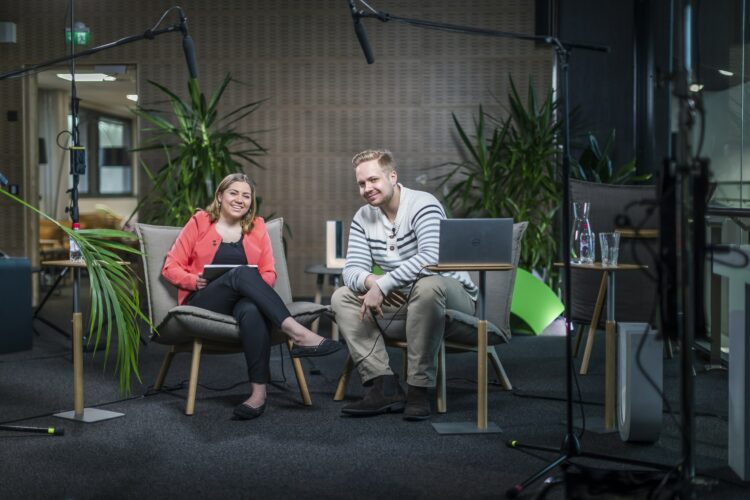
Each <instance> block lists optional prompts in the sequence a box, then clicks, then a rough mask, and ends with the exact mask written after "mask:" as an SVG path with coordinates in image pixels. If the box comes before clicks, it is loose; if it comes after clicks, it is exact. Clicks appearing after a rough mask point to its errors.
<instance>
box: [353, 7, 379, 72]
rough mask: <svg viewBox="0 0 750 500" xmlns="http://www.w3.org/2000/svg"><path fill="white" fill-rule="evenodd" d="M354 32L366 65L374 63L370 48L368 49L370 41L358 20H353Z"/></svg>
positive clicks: (363, 26)
mask: <svg viewBox="0 0 750 500" xmlns="http://www.w3.org/2000/svg"><path fill="white" fill-rule="evenodd" d="M354 32H355V33H356V34H357V40H359V45H360V46H361V47H362V52H364V54H365V59H367V64H372V63H374V62H375V58H374V57H373V55H372V47H370V41H369V40H368V39H367V31H365V25H364V24H362V23H361V22H360V20H359V19H358V18H355V19H354Z"/></svg>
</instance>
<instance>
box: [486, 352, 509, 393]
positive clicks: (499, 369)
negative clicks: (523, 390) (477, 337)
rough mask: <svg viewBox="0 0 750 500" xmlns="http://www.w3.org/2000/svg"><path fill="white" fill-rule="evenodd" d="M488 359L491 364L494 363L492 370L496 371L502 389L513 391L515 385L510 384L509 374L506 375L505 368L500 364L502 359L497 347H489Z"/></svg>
mask: <svg viewBox="0 0 750 500" xmlns="http://www.w3.org/2000/svg"><path fill="white" fill-rule="evenodd" d="M487 357H488V358H489V360H490V363H492V368H494V369H495V373H496V374H497V378H499V379H500V385H501V386H502V388H503V389H504V390H506V391H512V390H513V385H512V384H511V383H510V379H509V378H508V374H507V373H505V368H503V364H502V363H501V362H500V357H499V356H498V355H497V351H496V350H495V346H492V345H491V346H487Z"/></svg>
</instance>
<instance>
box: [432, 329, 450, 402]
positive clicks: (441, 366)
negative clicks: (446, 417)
mask: <svg viewBox="0 0 750 500" xmlns="http://www.w3.org/2000/svg"><path fill="white" fill-rule="evenodd" d="M435 398H436V399H437V401H436V404H435V406H436V407H437V412H438V413H445V412H447V411H448V408H447V400H446V397H445V343H444V342H440V350H439V351H438V362H437V380H436V383H435Z"/></svg>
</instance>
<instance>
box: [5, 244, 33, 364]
mask: <svg viewBox="0 0 750 500" xmlns="http://www.w3.org/2000/svg"><path fill="white" fill-rule="evenodd" d="M0 304H2V306H0V354H4V353H8V352H16V351H25V350H28V349H31V340H32V338H33V336H32V334H31V320H32V316H33V312H32V309H31V262H30V261H29V259H22V258H12V257H6V258H0Z"/></svg>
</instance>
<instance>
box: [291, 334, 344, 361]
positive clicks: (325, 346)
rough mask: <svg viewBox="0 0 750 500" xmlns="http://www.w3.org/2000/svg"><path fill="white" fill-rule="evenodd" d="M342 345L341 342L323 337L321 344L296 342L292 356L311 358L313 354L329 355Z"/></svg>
mask: <svg viewBox="0 0 750 500" xmlns="http://www.w3.org/2000/svg"><path fill="white" fill-rule="evenodd" d="M341 347H342V345H341V343H340V342H335V341H333V340H331V339H323V340H321V341H320V344H318V345H315V346H309V347H305V346H301V345H297V344H294V347H292V357H293V358H309V357H313V356H328V355H329V354H333V353H334V352H336V351H338V350H340V349H341Z"/></svg>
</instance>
